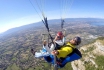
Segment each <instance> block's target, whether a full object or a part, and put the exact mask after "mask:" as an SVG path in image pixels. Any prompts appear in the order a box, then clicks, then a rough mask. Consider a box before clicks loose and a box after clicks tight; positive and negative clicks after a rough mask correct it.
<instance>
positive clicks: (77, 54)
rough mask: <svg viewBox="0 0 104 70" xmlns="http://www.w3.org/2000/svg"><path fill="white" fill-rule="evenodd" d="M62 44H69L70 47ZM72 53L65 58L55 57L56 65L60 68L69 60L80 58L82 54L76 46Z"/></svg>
mask: <svg viewBox="0 0 104 70" xmlns="http://www.w3.org/2000/svg"><path fill="white" fill-rule="evenodd" d="M64 46H69V47H71V46H70V45H64ZM71 48H72V49H73V51H72V53H70V54H68V55H67V57H66V58H62V57H61V58H60V59H58V58H57V59H56V61H57V67H59V68H62V67H64V66H65V65H66V64H67V63H68V62H71V61H74V60H78V59H80V58H82V54H81V52H80V51H79V50H78V49H77V48H73V47H71Z"/></svg>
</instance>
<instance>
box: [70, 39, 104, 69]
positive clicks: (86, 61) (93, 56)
mask: <svg viewBox="0 0 104 70" xmlns="http://www.w3.org/2000/svg"><path fill="white" fill-rule="evenodd" d="M80 50H81V52H82V55H83V57H82V59H81V60H78V61H74V62H72V67H73V70H103V69H104V60H103V59H104V37H100V38H98V39H96V40H95V42H94V43H91V44H88V45H85V46H83V47H81V48H80Z"/></svg>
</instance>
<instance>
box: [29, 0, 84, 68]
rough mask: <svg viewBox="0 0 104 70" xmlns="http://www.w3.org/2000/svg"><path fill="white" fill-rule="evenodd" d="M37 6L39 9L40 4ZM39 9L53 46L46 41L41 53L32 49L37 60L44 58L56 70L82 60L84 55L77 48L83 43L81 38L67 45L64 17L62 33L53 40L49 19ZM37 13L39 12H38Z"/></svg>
mask: <svg viewBox="0 0 104 70" xmlns="http://www.w3.org/2000/svg"><path fill="white" fill-rule="evenodd" d="M36 1H37V0H36ZM30 2H31V1H30ZM31 4H32V3H31ZM37 5H38V7H39V4H37ZM32 6H33V5H32ZM70 6H71V5H70ZM33 7H34V6H33ZM64 8H65V7H64ZM39 9H40V11H41V13H42V16H43V19H42V22H43V24H44V25H45V27H46V29H47V32H48V35H49V38H50V39H51V46H49V42H47V41H44V42H43V49H42V50H41V51H40V52H36V51H34V50H33V49H31V52H32V54H33V55H34V56H35V57H37V58H41V57H44V59H45V60H46V61H47V62H49V63H51V64H53V65H54V69H55V70H57V68H62V67H64V66H65V65H66V64H67V63H68V62H71V61H74V60H78V59H80V58H81V57H82V55H81V53H80V51H79V50H78V49H77V48H76V47H75V46H77V45H79V44H80V43H81V38H80V37H75V38H73V39H72V40H70V41H69V42H67V43H65V37H64V36H65V35H63V33H62V30H63V25H64V23H65V20H64V19H63V17H61V31H60V32H58V33H57V35H56V37H55V38H54V39H53V37H52V36H51V34H50V29H49V26H48V20H47V17H45V15H44V12H43V11H42V10H41V8H40V7H39ZM35 10H36V9H35ZM36 12H37V10H36ZM37 13H38V12H37ZM49 47H50V48H49Z"/></svg>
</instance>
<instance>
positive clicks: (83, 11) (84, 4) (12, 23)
mask: <svg viewBox="0 0 104 70" xmlns="http://www.w3.org/2000/svg"><path fill="white" fill-rule="evenodd" d="M30 1H31V3H32V4H33V5H32V4H31V3H30ZM37 1H38V4H37ZM38 5H39V7H40V8H41V10H42V11H43V12H44V13H45V16H47V17H48V19H59V18H61V17H62V18H89V17H90V18H104V0H0V33H1V32H4V31H6V30H8V29H10V28H14V27H19V26H22V25H27V24H30V23H34V22H38V21H41V19H42V15H41V11H40V10H39V7H38ZM33 6H34V7H35V9H34V7H33ZM36 10H37V11H38V14H37V12H36Z"/></svg>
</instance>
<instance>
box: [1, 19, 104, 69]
mask: <svg viewBox="0 0 104 70" xmlns="http://www.w3.org/2000/svg"><path fill="white" fill-rule="evenodd" d="M98 20H99V19H95V22H100V20H99V21H98ZM66 21H67V22H66V23H65V25H64V29H66V40H70V39H71V38H73V37H75V36H80V37H81V38H82V43H81V45H80V47H81V48H83V47H84V46H85V45H87V44H89V43H91V42H92V41H93V40H95V39H96V38H98V37H101V36H104V26H95V25H91V24H92V21H93V23H94V19H91V20H90V19H83V20H82V19H69V20H68V19H67V20H66ZM101 22H102V20H101ZM49 27H50V30H51V34H52V36H53V37H54V35H55V34H56V32H57V31H60V29H61V28H60V23H59V20H50V21H49ZM43 33H47V31H46V28H45V26H44V25H43V23H41V22H39V23H34V24H30V25H26V26H22V27H18V28H14V29H10V30H8V31H7V32H5V33H4V34H2V35H0V70H14V69H15V70H39V69H40V70H49V69H50V70H51V67H50V65H49V64H48V63H47V62H45V61H44V60H43V59H36V58H34V57H33V55H32V54H31V52H30V49H31V48H34V49H35V50H36V51H38V50H40V49H41V48H42V39H43V36H42V34H43ZM45 38H47V37H45ZM101 42H103V41H101ZM92 44H93V43H92ZM95 44H96V43H95ZM97 45H98V44H97ZM92 49H93V48H92ZM81 51H82V53H83V52H84V53H85V52H86V51H83V50H81ZM86 54H87V53H86ZM84 55H85V54H84ZM82 60H86V59H84V58H83V59H82ZM69 66H70V68H69ZM83 67H84V66H83ZM67 68H69V69H70V70H71V69H72V67H71V63H69V64H67V65H66V66H65V68H63V69H60V70H66V69H67Z"/></svg>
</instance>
